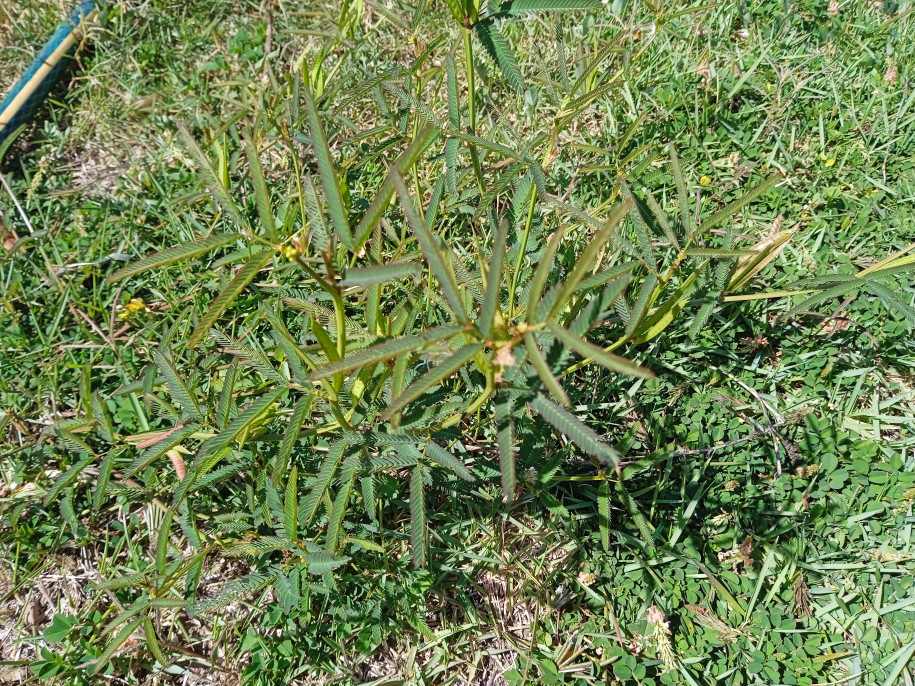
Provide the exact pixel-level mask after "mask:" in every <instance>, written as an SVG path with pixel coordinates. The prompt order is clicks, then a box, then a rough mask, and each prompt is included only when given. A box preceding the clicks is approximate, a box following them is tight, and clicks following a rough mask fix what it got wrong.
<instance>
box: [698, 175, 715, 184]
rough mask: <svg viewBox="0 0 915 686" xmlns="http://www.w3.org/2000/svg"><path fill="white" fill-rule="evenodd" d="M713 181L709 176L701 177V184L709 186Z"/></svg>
mask: <svg viewBox="0 0 915 686" xmlns="http://www.w3.org/2000/svg"><path fill="white" fill-rule="evenodd" d="M711 182H712V180H711V179H710V178H709V177H707V176H703V177H702V178H701V179H699V185H700V186H708V185H709V184H710V183H711Z"/></svg>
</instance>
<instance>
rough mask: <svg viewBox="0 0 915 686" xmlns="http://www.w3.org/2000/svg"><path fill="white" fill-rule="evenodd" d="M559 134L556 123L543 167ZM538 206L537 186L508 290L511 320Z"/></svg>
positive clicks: (528, 210)
mask: <svg viewBox="0 0 915 686" xmlns="http://www.w3.org/2000/svg"><path fill="white" fill-rule="evenodd" d="M558 135H559V129H558V126H557V125H556V124H555V123H554V124H553V129H552V131H551V132H550V138H549V140H548V141H547V145H546V149H545V150H544V151H543V160H542V161H541V163H540V166H541V168H545V167H546V166H547V162H548V161H549V159H550V155H552V154H553V146H554V145H555V143H556V137H557V136H558ZM535 207H537V186H534V187H533V188H531V202H530V204H529V205H528V207H527V219H526V220H525V222H524V233H523V234H522V236H521V246H520V250H518V257H517V258H516V259H515V272H514V274H512V287H511V290H510V291H509V292H508V310H507V311H508V317H509V321H512V320H513V319H514V316H515V313H514V307H515V292H516V291H517V290H518V277H519V276H520V274H521V262H522V261H523V260H524V253H525V252H527V243H528V240H529V239H530V237H531V226H532V225H533V223H534V208H535Z"/></svg>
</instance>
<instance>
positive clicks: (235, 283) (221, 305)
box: [187, 250, 273, 348]
mask: <svg viewBox="0 0 915 686" xmlns="http://www.w3.org/2000/svg"><path fill="white" fill-rule="evenodd" d="M272 259H273V251H272V250H261V251H260V252H258V253H256V254H255V255H254V256H253V257H251V258H250V259H249V260H248V261H247V262H246V263H245V265H244V266H243V267H242V268H241V269H239V270H238V273H237V274H235V276H234V277H233V278H232V280H231V281H230V282H229V283H228V284H226V287H225V288H223V289H222V291H221V292H220V293H219V295H217V296H216V297H215V298H214V299H213V302H211V303H210V306H209V308H208V309H207V311H206V314H204V315H203V316H202V317H201V318H200V320H199V321H198V322H197V326H196V327H194V331H193V332H192V333H191V335H190V336H189V337H188V341H187V344H188V347H190V348H193V347H194V346H196V345H197V343H199V342H200V339H202V338H203V336H204V334H206V333H207V332H208V331H209V330H210V328H211V327H212V326H213V324H214V323H216V320H217V319H219V317H220V316H221V315H222V313H223V312H225V311H226V310H227V309H228V308H229V305H231V304H232V301H233V300H235V298H237V297H238V296H239V294H240V293H241V292H242V291H243V290H245V288H246V287H247V286H248V284H249V283H251V282H252V281H253V280H254V277H255V276H257V273H258V272H259V271H260V270H261V269H263V268H264V267H265V266H266V265H267V263H268V262H269V261H270V260H272Z"/></svg>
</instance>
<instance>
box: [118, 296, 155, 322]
mask: <svg viewBox="0 0 915 686" xmlns="http://www.w3.org/2000/svg"><path fill="white" fill-rule="evenodd" d="M138 312H142V313H143V314H147V313H151V312H152V310H151V309H149V306H148V305H147V304H146V303H145V302H143V298H133V299H131V300H130V301H129V302H128V303H127V304H126V305H124V311H123V312H121V314H119V315H118V319H127V318H128V317H130V316H132V315H135V314H137V313H138Z"/></svg>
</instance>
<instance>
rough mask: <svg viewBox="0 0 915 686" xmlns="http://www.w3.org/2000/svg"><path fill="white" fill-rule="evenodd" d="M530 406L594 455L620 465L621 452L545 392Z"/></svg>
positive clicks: (606, 463) (551, 424)
mask: <svg viewBox="0 0 915 686" xmlns="http://www.w3.org/2000/svg"><path fill="white" fill-rule="evenodd" d="M530 407H531V409H532V410H534V412H536V413H537V414H539V415H540V416H541V417H543V419H544V420H545V421H546V422H547V423H548V424H549V425H550V426H552V427H553V428H554V429H556V430H557V431H558V432H559V433H561V434H563V435H564V436H565V437H566V438H568V439H569V440H570V441H572V443H574V444H575V445H577V446H578V447H579V448H581V449H582V450H583V451H584V452H586V453H587V454H588V455H591V456H592V457H595V458H597V459H598V460H599V461H600V462H602V463H603V464H605V465H608V466H611V467H614V468H615V467H617V466H618V465H619V454H618V453H617V452H616V450H614V449H613V448H611V447H610V446H609V445H607V444H606V443H604V442H603V441H601V439H600V437H599V436H598V435H597V434H596V433H594V431H592V430H591V429H590V428H589V427H587V426H586V425H585V424H584V423H583V422H582V421H581V420H580V419H579V418H578V417H576V416H575V415H573V414H571V413H570V412H567V411H566V410H564V409H562V408H561V407H559V406H558V405H556V404H555V403H554V402H552V401H550V400H548V399H547V398H546V396H544V395H543V394H537V396H536V397H535V398H534V399H533V400H532V401H531V402H530Z"/></svg>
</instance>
